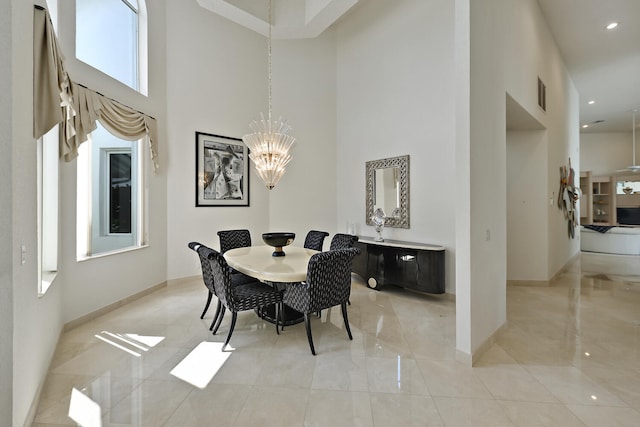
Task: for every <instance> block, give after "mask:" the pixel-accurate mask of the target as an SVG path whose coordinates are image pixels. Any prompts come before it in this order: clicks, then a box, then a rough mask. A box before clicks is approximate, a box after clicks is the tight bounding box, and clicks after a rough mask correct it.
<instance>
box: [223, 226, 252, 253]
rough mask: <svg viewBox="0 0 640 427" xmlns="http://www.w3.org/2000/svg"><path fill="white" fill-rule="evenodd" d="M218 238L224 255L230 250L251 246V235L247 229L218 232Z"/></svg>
mask: <svg viewBox="0 0 640 427" xmlns="http://www.w3.org/2000/svg"><path fill="white" fill-rule="evenodd" d="M218 238H219V239H220V253H221V254H222V255H224V253H225V252H227V251H228V250H229V249H235V248H246V247H249V246H251V233H250V232H249V230H246V229H239V230H222V231H218Z"/></svg>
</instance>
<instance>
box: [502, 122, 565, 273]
mask: <svg viewBox="0 0 640 427" xmlns="http://www.w3.org/2000/svg"><path fill="white" fill-rule="evenodd" d="M506 142H507V280H538V281H544V280H547V279H548V271H549V265H548V261H549V260H548V258H547V248H548V245H549V242H548V235H547V233H541V232H540V230H546V229H547V228H548V216H547V211H548V205H549V204H548V200H547V190H546V189H547V186H546V182H547V171H548V166H547V162H548V157H549V155H548V150H547V132H546V131H542V130H536V131H510V132H507V139H506ZM532 183H535V184H536V185H532ZM554 204H555V201H554Z"/></svg>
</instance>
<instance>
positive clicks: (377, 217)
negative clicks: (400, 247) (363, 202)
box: [371, 208, 385, 242]
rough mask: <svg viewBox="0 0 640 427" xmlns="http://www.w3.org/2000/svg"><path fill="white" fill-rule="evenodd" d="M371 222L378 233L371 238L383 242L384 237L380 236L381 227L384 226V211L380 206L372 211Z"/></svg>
mask: <svg viewBox="0 0 640 427" xmlns="http://www.w3.org/2000/svg"><path fill="white" fill-rule="evenodd" d="M371 222H373V226H374V227H375V229H376V233H378V236H377V237H376V238H375V239H373V240H375V241H376V242H384V239H383V238H382V229H383V228H384V222H385V217H384V211H383V210H382V209H380V208H378V209H376V211H375V212H374V213H373V216H372V217H371Z"/></svg>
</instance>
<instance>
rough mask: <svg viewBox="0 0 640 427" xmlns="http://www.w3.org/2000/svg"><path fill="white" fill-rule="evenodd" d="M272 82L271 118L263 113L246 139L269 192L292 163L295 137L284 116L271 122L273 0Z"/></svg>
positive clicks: (269, 65) (269, 62)
mask: <svg viewBox="0 0 640 427" xmlns="http://www.w3.org/2000/svg"><path fill="white" fill-rule="evenodd" d="M267 39H268V69H269V73H268V81H269V104H268V113H267V118H266V119H265V117H264V114H262V113H260V119H259V120H254V121H252V122H251V123H250V124H249V127H250V128H251V130H252V131H253V132H252V133H250V134H247V135H245V136H243V137H242V140H243V141H244V143H245V144H246V145H247V146H248V147H249V158H250V159H251V161H252V162H253V165H254V166H255V168H256V172H257V173H258V176H259V177H260V179H261V180H262V182H264V184H265V185H266V186H267V188H268V189H269V190H271V189H273V187H275V186H276V184H277V183H278V181H280V178H282V175H284V173H285V172H286V166H287V164H288V163H289V161H291V155H290V154H289V150H290V149H291V146H292V145H293V143H294V142H295V140H296V139H295V138H294V137H293V136H291V135H289V131H291V126H289V125H288V124H287V121H286V120H284V119H283V118H282V117H280V118H278V120H272V119H271V0H269V36H268V38H267Z"/></svg>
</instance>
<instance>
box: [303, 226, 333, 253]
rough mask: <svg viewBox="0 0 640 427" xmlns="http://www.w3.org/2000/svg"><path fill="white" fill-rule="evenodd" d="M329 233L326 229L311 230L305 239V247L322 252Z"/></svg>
mask: <svg viewBox="0 0 640 427" xmlns="http://www.w3.org/2000/svg"><path fill="white" fill-rule="evenodd" d="M328 235H329V233H327V232H326V231H318V230H311V231H309V232H308V233H307V237H305V239H304V247H305V248H307V249H313V250H315V251H320V252H322V247H323V245H324V239H325V237H327V236H328Z"/></svg>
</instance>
